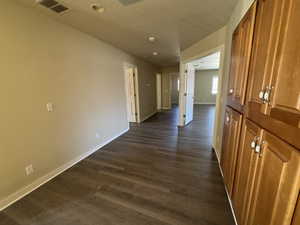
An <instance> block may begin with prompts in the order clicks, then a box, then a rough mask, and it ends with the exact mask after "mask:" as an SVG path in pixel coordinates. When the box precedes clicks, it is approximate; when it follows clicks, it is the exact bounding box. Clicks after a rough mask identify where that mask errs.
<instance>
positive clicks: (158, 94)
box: [156, 73, 161, 110]
mask: <svg viewBox="0 0 300 225" xmlns="http://www.w3.org/2000/svg"><path fill="white" fill-rule="evenodd" d="M156 98H157V99H156V102H157V110H161V74H159V73H158V74H156Z"/></svg>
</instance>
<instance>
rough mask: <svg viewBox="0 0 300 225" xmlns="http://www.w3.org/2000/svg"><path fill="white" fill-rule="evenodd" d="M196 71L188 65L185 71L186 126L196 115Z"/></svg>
mask: <svg viewBox="0 0 300 225" xmlns="http://www.w3.org/2000/svg"><path fill="white" fill-rule="evenodd" d="M194 90H195V69H194V67H193V66H192V65H190V64H187V65H186V70H185V96H186V97H185V98H186V99H185V103H186V105H185V125H186V124H188V123H190V122H191V121H192V120H193V115H194Z"/></svg>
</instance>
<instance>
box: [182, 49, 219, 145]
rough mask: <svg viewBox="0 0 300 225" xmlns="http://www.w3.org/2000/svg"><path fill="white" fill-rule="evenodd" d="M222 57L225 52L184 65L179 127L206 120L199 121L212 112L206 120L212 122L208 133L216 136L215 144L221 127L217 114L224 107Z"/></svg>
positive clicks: (212, 52)
mask: <svg viewBox="0 0 300 225" xmlns="http://www.w3.org/2000/svg"><path fill="white" fill-rule="evenodd" d="M222 54H223V51H221V50H219V49H215V50H214V51H211V52H209V53H207V54H204V55H203V56H199V57H198V58H193V59H191V60H189V61H186V62H184V63H183V64H181V82H182V85H181V87H180V98H181V99H180V115H179V117H180V118H179V121H180V123H179V126H187V125H188V124H189V123H191V122H192V121H195V120H196V121H199V120H201V119H204V118H197V116H198V117H199V115H203V114H202V113H201V111H206V112H209V114H210V115H209V117H207V118H209V120H210V121H211V128H212V129H211V130H210V131H209V133H211V136H212V137H213V138H212V139H213V145H215V141H216V131H217V128H218V126H219V124H218V123H219V121H218V120H216V117H217V116H216V115H217V113H218V112H219V110H220V107H221V101H220V85H219V83H220V75H221V74H222V65H221V64H222V63H221V58H222ZM207 118H206V119H207Z"/></svg>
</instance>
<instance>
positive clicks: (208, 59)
mask: <svg viewBox="0 0 300 225" xmlns="http://www.w3.org/2000/svg"><path fill="white" fill-rule="evenodd" d="M191 64H192V65H193V66H194V68H195V69H196V70H217V69H219V67H220V52H216V53H214V54H211V55H208V56H205V57H202V58H200V59H197V60H194V61H192V62H191Z"/></svg>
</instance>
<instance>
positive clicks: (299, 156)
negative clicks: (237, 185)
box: [241, 131, 300, 225]
mask: <svg viewBox="0 0 300 225" xmlns="http://www.w3.org/2000/svg"><path fill="white" fill-rule="evenodd" d="M260 146H261V148H260V151H257V155H258V156H259V160H258V165H257V172H256V174H255V177H254V179H255V182H254V193H253V197H252V198H251V200H250V202H251V205H250V213H249V220H248V222H247V225H257V224H259V225H290V224H291V222H292V218H293V214H294V209H295V205H296V202H297V198H298V194H299V188H300V153H299V151H298V150H297V149H295V148H293V147H291V146H290V145H289V144H287V143H285V142H283V141H282V140H280V139H279V138H277V137H275V136H273V135H271V134H270V133H268V132H266V131H264V134H263V138H262V142H261V145H260ZM241 225H242V224H241Z"/></svg>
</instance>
